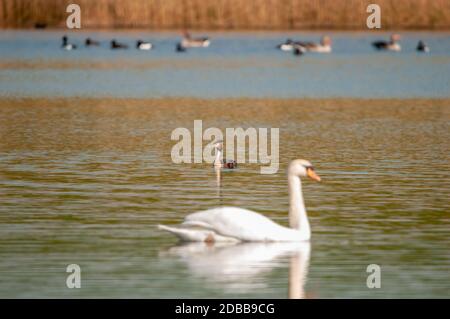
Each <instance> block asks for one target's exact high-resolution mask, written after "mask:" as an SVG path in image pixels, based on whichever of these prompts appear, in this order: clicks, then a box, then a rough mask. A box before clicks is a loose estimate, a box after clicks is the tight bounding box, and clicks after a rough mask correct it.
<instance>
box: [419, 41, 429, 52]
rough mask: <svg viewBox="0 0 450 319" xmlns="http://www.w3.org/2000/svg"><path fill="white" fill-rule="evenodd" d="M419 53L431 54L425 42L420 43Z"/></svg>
mask: <svg viewBox="0 0 450 319" xmlns="http://www.w3.org/2000/svg"><path fill="white" fill-rule="evenodd" d="M416 50H417V51H419V52H425V53H428V52H430V47H429V46H428V45H426V43H425V42H423V41H422V40H420V41H419V43H417V48H416Z"/></svg>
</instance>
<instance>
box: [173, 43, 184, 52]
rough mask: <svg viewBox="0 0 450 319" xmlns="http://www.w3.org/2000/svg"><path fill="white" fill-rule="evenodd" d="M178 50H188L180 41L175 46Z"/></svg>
mask: <svg viewBox="0 0 450 319" xmlns="http://www.w3.org/2000/svg"><path fill="white" fill-rule="evenodd" d="M175 51H176V52H186V48H185V47H184V46H183V45H182V44H181V42H178V43H177V45H176V47H175Z"/></svg>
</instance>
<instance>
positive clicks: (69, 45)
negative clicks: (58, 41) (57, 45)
mask: <svg viewBox="0 0 450 319" xmlns="http://www.w3.org/2000/svg"><path fill="white" fill-rule="evenodd" d="M61 47H62V48H63V49H64V50H67V51H71V50H75V49H76V48H77V46H76V45H75V44H72V43H69V40H68V38H67V36H63V37H62V45H61Z"/></svg>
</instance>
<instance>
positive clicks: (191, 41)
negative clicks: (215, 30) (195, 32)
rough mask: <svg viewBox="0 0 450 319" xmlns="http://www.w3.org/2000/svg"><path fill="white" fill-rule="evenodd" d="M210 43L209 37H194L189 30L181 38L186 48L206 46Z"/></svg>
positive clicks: (182, 44)
mask: <svg viewBox="0 0 450 319" xmlns="http://www.w3.org/2000/svg"><path fill="white" fill-rule="evenodd" d="M210 44H211V41H210V40H209V38H208V37H203V38H192V37H191V35H190V33H189V32H185V33H184V35H183V39H182V40H181V46H182V47H184V48H206V47H209V45H210Z"/></svg>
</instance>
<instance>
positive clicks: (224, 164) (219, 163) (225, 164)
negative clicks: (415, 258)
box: [213, 140, 237, 169]
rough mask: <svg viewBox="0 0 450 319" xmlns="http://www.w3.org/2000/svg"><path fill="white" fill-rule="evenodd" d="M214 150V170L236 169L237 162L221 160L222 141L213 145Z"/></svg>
mask: <svg viewBox="0 0 450 319" xmlns="http://www.w3.org/2000/svg"><path fill="white" fill-rule="evenodd" d="M214 148H215V149H216V158H215V159H214V162H213V164H214V167H216V168H230V169H233V168H237V162H236V161H235V160H229V159H222V150H223V141H222V140H220V141H217V142H216V143H215V144H214Z"/></svg>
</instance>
